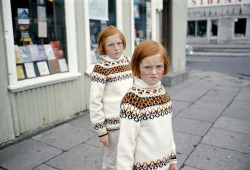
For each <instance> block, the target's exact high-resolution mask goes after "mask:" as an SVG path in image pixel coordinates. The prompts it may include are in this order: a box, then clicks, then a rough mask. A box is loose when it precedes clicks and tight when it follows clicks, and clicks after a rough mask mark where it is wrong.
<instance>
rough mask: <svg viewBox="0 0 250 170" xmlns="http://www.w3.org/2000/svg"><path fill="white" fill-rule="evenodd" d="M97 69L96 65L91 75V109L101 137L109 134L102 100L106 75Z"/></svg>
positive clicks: (91, 115)
mask: <svg viewBox="0 0 250 170" xmlns="http://www.w3.org/2000/svg"><path fill="white" fill-rule="evenodd" d="M95 70H96V66H95V68H94V71H93V73H92V75H91V88H90V104H89V110H90V120H91V122H92V125H93V127H94V129H95V130H96V132H97V133H98V136H99V137H100V136H104V135H106V134H107V130H106V124H105V115H104V112H103V102H102V101H103V96H104V89H105V86H106V76H105V75H103V74H100V73H98V72H96V71H95Z"/></svg>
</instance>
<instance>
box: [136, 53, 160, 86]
mask: <svg viewBox="0 0 250 170" xmlns="http://www.w3.org/2000/svg"><path fill="white" fill-rule="evenodd" d="M163 72H164V61H163V59H162V56H161V55H160V54H156V55H153V56H149V57H146V58H144V59H143V60H142V61H141V63H140V78H141V79H142V80H143V81H144V82H145V83H147V84H148V85H155V84H156V83H158V82H159V81H160V80H161V78H162V75H163Z"/></svg>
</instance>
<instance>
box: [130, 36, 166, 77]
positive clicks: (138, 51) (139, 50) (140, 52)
mask: <svg viewBox="0 0 250 170" xmlns="http://www.w3.org/2000/svg"><path fill="white" fill-rule="evenodd" d="M156 54H160V55H161V56H162V59H163V62H164V72H163V75H166V74H168V71H169V67H170V61H169V55H168V52H167V51H166V49H165V48H164V47H163V45H161V44H160V43H158V42H155V41H153V40H144V41H142V42H141V43H140V44H139V45H137V46H136V48H135V50H134V53H133V57H132V61H131V67H132V72H133V75H134V76H136V77H140V64H141V61H142V60H143V59H144V58H146V57H150V56H153V55H156Z"/></svg>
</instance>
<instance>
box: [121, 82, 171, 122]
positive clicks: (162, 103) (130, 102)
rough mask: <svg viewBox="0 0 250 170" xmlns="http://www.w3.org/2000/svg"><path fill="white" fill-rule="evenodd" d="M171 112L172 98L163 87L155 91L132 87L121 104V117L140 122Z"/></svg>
mask: <svg viewBox="0 0 250 170" xmlns="http://www.w3.org/2000/svg"><path fill="white" fill-rule="evenodd" d="M139 110H140V112H139V113H138V111H139ZM171 110H172V104H171V102H170V97H169V95H168V94H167V93H166V92H165V90H164V87H163V86H160V87H159V88H157V89H153V90H144V89H138V88H136V87H132V89H131V90H130V92H128V93H127V94H126V95H125V96H124V98H123V100H122V102H121V112H120V117H121V118H128V119H130V120H134V121H136V122H138V121H142V120H148V119H154V118H158V117H160V116H165V115H168V114H170V113H172V112H171Z"/></svg>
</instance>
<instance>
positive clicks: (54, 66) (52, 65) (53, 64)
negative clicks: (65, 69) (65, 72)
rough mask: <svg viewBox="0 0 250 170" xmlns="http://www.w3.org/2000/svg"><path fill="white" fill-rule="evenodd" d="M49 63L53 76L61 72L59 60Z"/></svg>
mask: <svg viewBox="0 0 250 170" xmlns="http://www.w3.org/2000/svg"><path fill="white" fill-rule="evenodd" d="M48 63H49V69H50V73H51V74H55V73H60V72H61V70H60V66H59V62H58V59H53V60H48Z"/></svg>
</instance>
